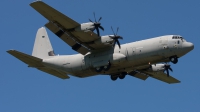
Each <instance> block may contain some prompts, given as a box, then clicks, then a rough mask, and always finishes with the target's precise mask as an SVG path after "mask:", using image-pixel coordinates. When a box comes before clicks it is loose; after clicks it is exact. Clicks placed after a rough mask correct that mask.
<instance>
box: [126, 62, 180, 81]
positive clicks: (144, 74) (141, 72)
mask: <svg viewBox="0 0 200 112" xmlns="http://www.w3.org/2000/svg"><path fill="white" fill-rule="evenodd" d="M148 68H149V65H144V66H139V67H137V68H135V70H134V71H131V72H129V73H128V74H129V75H130V76H133V77H136V78H139V79H142V80H146V79H147V78H148V77H152V78H155V79H158V80H160V81H163V82H166V83H169V84H172V83H180V81H179V80H177V79H175V78H174V77H172V76H169V77H168V76H167V74H165V73H164V72H162V71H158V72H153V71H148Z"/></svg>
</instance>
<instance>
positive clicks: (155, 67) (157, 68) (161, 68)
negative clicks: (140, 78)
mask: <svg viewBox="0 0 200 112" xmlns="http://www.w3.org/2000/svg"><path fill="white" fill-rule="evenodd" d="M164 70H165V64H155V65H151V67H150V68H149V71H153V72H158V71H164Z"/></svg>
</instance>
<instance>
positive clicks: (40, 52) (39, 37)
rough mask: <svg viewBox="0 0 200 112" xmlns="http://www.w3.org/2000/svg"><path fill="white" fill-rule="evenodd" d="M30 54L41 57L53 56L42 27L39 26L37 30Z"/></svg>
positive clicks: (45, 32)
mask: <svg viewBox="0 0 200 112" xmlns="http://www.w3.org/2000/svg"><path fill="white" fill-rule="evenodd" d="M32 56H35V57H38V58H41V59H44V58H48V57H49V56H54V53H53V48H52V46H51V42H50V40H49V37H48V34H47V31H46V29H45V28H44V27H41V28H39V29H38V31H37V34H36V38H35V43H34V47H33V52H32Z"/></svg>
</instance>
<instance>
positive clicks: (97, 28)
mask: <svg viewBox="0 0 200 112" xmlns="http://www.w3.org/2000/svg"><path fill="white" fill-rule="evenodd" d="M95 29H96V30H97V35H98V36H99V28H98V27H95Z"/></svg>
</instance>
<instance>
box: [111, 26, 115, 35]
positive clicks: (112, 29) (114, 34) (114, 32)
mask: <svg viewBox="0 0 200 112" xmlns="http://www.w3.org/2000/svg"><path fill="white" fill-rule="evenodd" d="M111 29H112V32H113V34H114V35H115V32H114V31H113V28H112V26H111Z"/></svg>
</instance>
